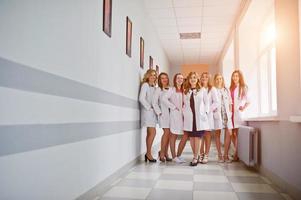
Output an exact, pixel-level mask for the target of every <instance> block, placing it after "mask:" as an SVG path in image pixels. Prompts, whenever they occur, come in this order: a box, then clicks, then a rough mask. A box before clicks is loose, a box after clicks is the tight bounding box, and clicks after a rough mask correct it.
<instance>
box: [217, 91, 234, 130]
mask: <svg viewBox="0 0 301 200" xmlns="http://www.w3.org/2000/svg"><path fill="white" fill-rule="evenodd" d="M217 96H218V103H219V105H218V108H217V111H216V112H214V114H213V116H214V129H215V130H219V129H223V121H222V120H223V119H222V101H224V104H225V110H226V115H227V118H228V121H227V128H228V129H232V128H233V126H232V110H231V109H230V106H231V104H232V99H231V95H230V90H228V89H227V88H225V87H224V88H221V89H217Z"/></svg>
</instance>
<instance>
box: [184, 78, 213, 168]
mask: <svg viewBox="0 0 301 200" xmlns="http://www.w3.org/2000/svg"><path fill="white" fill-rule="evenodd" d="M207 106H208V97H207V92H206V90H205V89H204V88H201V86H200V82H199V78H198V74H197V73H196V72H190V73H189V74H188V76H187V80H186V82H185V84H184V106H183V116H184V128H183V129H184V131H185V132H186V133H187V134H188V135H189V137H190V145H191V148H192V151H193V159H192V161H191V162H190V165H191V166H196V165H197V164H198V157H199V153H200V139H201V137H202V136H203V135H204V133H205V132H204V131H205V130H208V129H209V124H208V118H207V110H208V109H207Z"/></svg>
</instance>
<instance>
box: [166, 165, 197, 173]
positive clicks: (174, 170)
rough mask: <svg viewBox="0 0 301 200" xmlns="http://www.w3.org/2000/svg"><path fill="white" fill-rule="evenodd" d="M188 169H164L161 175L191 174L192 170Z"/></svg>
mask: <svg viewBox="0 0 301 200" xmlns="http://www.w3.org/2000/svg"><path fill="white" fill-rule="evenodd" d="M189 168H190V167H189V166H187V169H185V168H176V167H173V168H166V169H164V171H163V174H193V169H189Z"/></svg>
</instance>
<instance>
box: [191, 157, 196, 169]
mask: <svg viewBox="0 0 301 200" xmlns="http://www.w3.org/2000/svg"><path fill="white" fill-rule="evenodd" d="M197 165H198V159H197V158H193V159H192V161H191V162H190V166H192V167H195V166H197Z"/></svg>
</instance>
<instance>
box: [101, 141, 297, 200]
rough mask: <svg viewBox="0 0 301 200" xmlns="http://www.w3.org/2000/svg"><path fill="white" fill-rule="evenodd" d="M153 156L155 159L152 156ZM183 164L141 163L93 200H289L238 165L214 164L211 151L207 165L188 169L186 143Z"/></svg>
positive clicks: (262, 178)
mask: <svg viewBox="0 0 301 200" xmlns="http://www.w3.org/2000/svg"><path fill="white" fill-rule="evenodd" d="M153 155H156V154H155V153H154V154H153ZM183 157H184V158H185V159H186V161H187V163H184V164H176V163H174V162H169V163H160V162H157V163H145V162H144V161H142V160H141V163H139V164H138V165H137V166H135V167H133V168H132V169H131V170H129V171H128V172H127V174H125V175H124V176H122V177H120V178H119V179H118V180H116V181H115V182H114V183H113V184H112V185H111V187H110V188H109V189H108V190H107V191H106V192H105V193H104V194H103V195H102V196H101V197H96V198H95V200H96V199H103V200H109V199H110V200H112V199H116V200H117V199H120V200H121V199H123V200H125V199H149V200H151V199H164V200H165V199H170V200H178V199H179V200H190V199H194V200H198V199H202V200H213V199H214V200H215V199H216V200H220V199H223V200H238V199H241V200H254V199H260V200H280V199H292V198H291V197H290V196H288V195H287V194H285V193H284V192H283V191H281V190H280V189H279V188H278V187H276V186H275V185H274V184H273V183H272V182H270V181H269V180H268V179H267V178H265V177H263V176H261V175H259V174H258V173H256V172H254V171H252V170H250V169H247V168H246V167H245V166H244V165H243V164H242V163H238V162H235V163H229V164H226V163H222V164H220V163H217V153H216V148H215V147H214V146H212V147H211V150H210V156H209V163H208V164H199V165H198V166H196V167H190V166H189V162H190V161H191V158H192V153H191V149H190V145H189V143H187V145H186V148H185V150H184V153H183Z"/></svg>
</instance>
